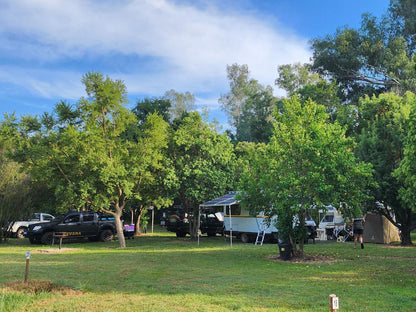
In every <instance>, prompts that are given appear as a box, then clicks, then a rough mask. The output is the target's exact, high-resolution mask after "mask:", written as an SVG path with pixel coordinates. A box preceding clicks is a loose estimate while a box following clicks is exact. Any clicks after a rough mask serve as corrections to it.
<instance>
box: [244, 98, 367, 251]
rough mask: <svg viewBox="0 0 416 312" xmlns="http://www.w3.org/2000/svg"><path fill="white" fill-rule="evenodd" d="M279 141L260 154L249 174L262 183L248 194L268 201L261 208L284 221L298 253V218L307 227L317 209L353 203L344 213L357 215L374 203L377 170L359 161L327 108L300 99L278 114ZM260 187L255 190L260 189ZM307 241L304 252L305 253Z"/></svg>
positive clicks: (282, 229) (282, 230)
mask: <svg viewBox="0 0 416 312" xmlns="http://www.w3.org/2000/svg"><path fill="white" fill-rule="evenodd" d="M274 117H275V119H276V123H275V128H274V132H273V137H272V139H271V141H270V143H269V144H268V145H267V146H266V148H265V149H264V150H263V149H260V156H258V155H254V159H253V161H252V165H253V167H250V170H248V171H247V173H246V177H245V179H244V180H245V181H248V180H249V179H250V176H251V173H253V176H254V177H255V178H257V179H259V180H258V182H252V183H250V184H249V187H248V188H247V189H244V193H246V194H247V195H246V196H248V198H253V197H255V196H259V197H261V198H262V200H265V202H264V203H263V205H262V206H260V207H261V209H263V208H264V207H265V206H266V207H268V208H267V209H266V211H264V212H265V213H266V214H268V215H274V214H275V215H277V216H278V229H279V237H280V238H282V239H283V240H287V241H290V242H291V243H292V245H293V248H294V249H296V239H295V237H294V232H293V227H292V223H293V220H294V218H295V216H297V218H298V219H299V221H300V225H301V228H303V225H304V220H305V216H306V212H307V210H308V209H310V208H311V207H314V206H320V205H324V204H329V203H332V204H334V205H336V206H338V205H339V203H347V205H342V206H341V208H342V210H343V212H344V214H345V215H350V216H351V215H353V214H354V213H355V212H357V211H359V210H360V209H361V203H362V202H363V201H365V200H366V199H368V197H367V194H366V188H367V187H368V186H369V185H370V184H371V183H372V176H371V174H372V171H371V166H369V165H367V164H365V163H362V162H359V161H357V159H356V158H355V156H354V154H353V152H352V148H353V147H354V143H353V141H352V140H351V139H348V138H346V137H345V131H344V130H343V129H342V128H341V127H340V126H339V125H338V124H337V123H329V122H328V115H327V114H326V112H325V108H324V106H322V105H317V104H315V103H314V102H312V101H309V102H305V103H302V102H301V101H299V99H298V98H296V97H295V98H292V99H291V100H285V101H284V111H283V112H282V113H280V112H278V111H277V112H276V113H275V114H274ZM252 168H253V169H252ZM256 184H257V188H256V187H254V188H253V187H250V186H255V185H256ZM302 238H303V237H301V244H300V252H302V251H303V240H302Z"/></svg>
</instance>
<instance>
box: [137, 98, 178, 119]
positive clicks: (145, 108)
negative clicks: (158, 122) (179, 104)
mask: <svg viewBox="0 0 416 312" xmlns="http://www.w3.org/2000/svg"><path fill="white" fill-rule="evenodd" d="M170 109H171V102H170V100H168V99H166V98H162V97H161V98H144V99H142V100H139V101H137V103H136V106H135V107H134V108H133V109H132V110H133V113H134V114H135V115H136V116H137V120H138V123H139V125H140V124H142V123H144V122H145V121H146V118H147V116H149V115H150V114H154V113H156V114H158V115H160V116H162V117H163V120H164V121H166V122H169V119H170V113H169V111H170Z"/></svg>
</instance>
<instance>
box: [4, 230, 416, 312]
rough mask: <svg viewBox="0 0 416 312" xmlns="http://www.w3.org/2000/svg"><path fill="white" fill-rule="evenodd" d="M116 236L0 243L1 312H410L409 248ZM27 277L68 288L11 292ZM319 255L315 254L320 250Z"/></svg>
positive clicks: (415, 253)
mask: <svg viewBox="0 0 416 312" xmlns="http://www.w3.org/2000/svg"><path fill="white" fill-rule="evenodd" d="M117 246H118V242H117V241H113V242H110V243H91V242H88V241H85V242H82V243H79V242H78V243H73V242H68V243H66V242H64V245H63V247H64V248H65V249H63V250H62V251H59V250H58V246H54V247H52V248H51V246H40V245H30V244H29V242H28V240H27V239H24V240H17V239H11V240H9V242H8V243H7V244H0V287H2V288H1V289H0V311H328V310H329V299H328V298H329V295H330V294H332V293H334V294H336V295H337V296H338V297H339V302H340V311H416V248H412V247H410V248H402V247H399V246H393V247H392V246H383V245H374V244H366V246H365V249H363V250H361V249H353V244H352V243H336V242H322V243H316V244H309V245H306V246H305V252H306V253H307V254H309V255H313V256H315V258H319V259H320V260H319V261H311V262H283V261H280V260H276V258H277V256H278V253H279V252H278V247H277V245H271V244H267V245H263V246H254V245H252V244H241V243H239V242H236V241H234V244H233V247H232V248H230V246H229V242H228V241H226V240H225V239H224V238H223V237H214V238H211V237H210V238H208V237H202V238H201V243H200V246H198V245H197V243H196V242H193V241H190V240H189V239H187V238H184V239H177V238H176V237H175V236H174V234H172V233H167V232H165V231H163V230H161V231H159V232H157V233H155V234H153V235H152V234H148V235H145V236H142V237H139V238H136V239H134V240H127V246H128V247H127V248H126V249H123V250H120V249H118V248H117ZM27 250H30V251H31V259H30V272H29V280H30V281H32V280H47V281H51V282H52V283H54V284H55V285H61V286H66V287H69V289H70V290H71V291H58V290H57V291H51V292H49V291H33V292H27V291H26V292H19V291H15V290H11V289H10V288H6V287H5V285H7V284H6V283H7V282H9V283H10V281H16V280H23V279H24V275H25V263H26V258H25V253H26V251H27ZM318 256H319V257H318Z"/></svg>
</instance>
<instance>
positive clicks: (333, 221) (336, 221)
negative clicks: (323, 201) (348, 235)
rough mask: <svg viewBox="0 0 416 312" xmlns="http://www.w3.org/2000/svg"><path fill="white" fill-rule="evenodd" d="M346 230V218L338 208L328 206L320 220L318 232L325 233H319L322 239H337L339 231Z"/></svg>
mask: <svg viewBox="0 0 416 312" xmlns="http://www.w3.org/2000/svg"><path fill="white" fill-rule="evenodd" d="M342 230H345V221H344V218H343V216H342V214H341V212H339V211H338V210H337V209H336V208H334V207H332V206H327V207H326V211H325V215H324V216H323V218H322V219H321V222H319V230H318V232H320V233H322V234H323V235H319V237H320V239H329V240H331V239H337V237H338V233H339V232H340V231H342Z"/></svg>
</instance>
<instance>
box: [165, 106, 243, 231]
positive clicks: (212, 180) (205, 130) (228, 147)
mask: <svg viewBox="0 0 416 312" xmlns="http://www.w3.org/2000/svg"><path fill="white" fill-rule="evenodd" d="M169 150H170V152H171V158H172V162H173V166H174V168H175V172H176V174H177V178H178V183H179V186H178V197H179V199H180V200H181V203H185V204H186V206H187V207H186V208H187V210H188V213H191V214H192V216H193V218H194V222H193V223H192V225H193V229H192V231H191V235H192V236H194V237H195V236H196V230H197V216H198V209H199V204H201V203H203V202H206V201H208V200H210V199H212V198H215V197H219V196H222V195H223V194H224V193H225V192H226V191H228V190H232V189H233V186H234V181H233V177H234V161H235V156H234V153H233V145H232V144H231V143H230V142H229V140H228V138H227V136H226V135H224V134H217V133H216V132H215V131H214V130H213V128H212V127H210V125H208V124H206V123H204V122H202V119H201V116H200V115H199V113H196V112H192V113H189V115H188V116H186V117H184V118H183V119H182V120H181V121H180V122H179V124H178V128H177V129H176V131H175V132H174V133H173V137H172V141H171V146H170V148H169Z"/></svg>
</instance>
